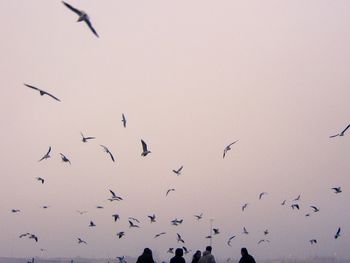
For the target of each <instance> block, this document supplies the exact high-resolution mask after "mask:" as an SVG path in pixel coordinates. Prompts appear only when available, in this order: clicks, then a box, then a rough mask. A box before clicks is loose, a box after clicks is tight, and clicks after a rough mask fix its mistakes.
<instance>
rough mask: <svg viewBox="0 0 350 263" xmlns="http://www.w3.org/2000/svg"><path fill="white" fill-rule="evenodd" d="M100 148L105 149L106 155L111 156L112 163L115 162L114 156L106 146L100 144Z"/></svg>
mask: <svg viewBox="0 0 350 263" xmlns="http://www.w3.org/2000/svg"><path fill="white" fill-rule="evenodd" d="M100 146H101V147H102V148H103V149H104V151H105V152H106V153H108V154H109V156H110V157H111V159H112V161H113V162H114V157H113V154H112V153H111V152H110V151H109V150H108V148H107V147H106V146H104V145H101V144H100Z"/></svg>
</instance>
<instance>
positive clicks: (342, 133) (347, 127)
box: [340, 124, 350, 136]
mask: <svg viewBox="0 0 350 263" xmlns="http://www.w3.org/2000/svg"><path fill="white" fill-rule="evenodd" d="M349 127H350V124H349V125H348V126H346V128H345V129H344V130H343V131H342V132H341V133H340V135H341V136H343V135H344V133H345V132H346V130H347V129H349Z"/></svg>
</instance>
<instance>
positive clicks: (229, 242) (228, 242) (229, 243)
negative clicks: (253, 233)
mask: <svg viewBox="0 0 350 263" xmlns="http://www.w3.org/2000/svg"><path fill="white" fill-rule="evenodd" d="M235 237H236V236H231V237H230V238H229V239H228V241H227V245H228V246H231V241H232V239H234V238H235Z"/></svg>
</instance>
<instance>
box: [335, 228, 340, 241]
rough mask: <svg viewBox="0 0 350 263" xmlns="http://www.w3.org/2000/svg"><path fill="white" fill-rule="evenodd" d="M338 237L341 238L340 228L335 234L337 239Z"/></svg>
mask: <svg viewBox="0 0 350 263" xmlns="http://www.w3.org/2000/svg"><path fill="white" fill-rule="evenodd" d="M338 237H340V227H339V228H338V230H337V233H336V234H335V236H334V238H335V239H337V238H338Z"/></svg>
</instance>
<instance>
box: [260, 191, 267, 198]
mask: <svg viewBox="0 0 350 263" xmlns="http://www.w3.org/2000/svg"><path fill="white" fill-rule="evenodd" d="M264 195H267V193H266V192H262V193H260V194H259V200H261V198H262V197H263V196H264Z"/></svg>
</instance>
